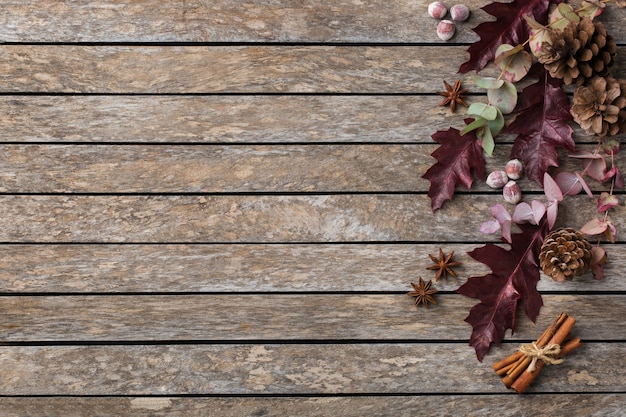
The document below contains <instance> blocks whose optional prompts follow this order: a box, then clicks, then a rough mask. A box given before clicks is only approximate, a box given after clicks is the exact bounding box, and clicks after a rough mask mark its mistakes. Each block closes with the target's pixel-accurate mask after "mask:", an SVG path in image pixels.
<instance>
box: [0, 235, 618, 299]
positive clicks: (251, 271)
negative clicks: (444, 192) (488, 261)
mask: <svg viewBox="0 0 626 417" xmlns="http://www.w3.org/2000/svg"><path fill="white" fill-rule="evenodd" d="M480 246H482V245H481V244H478V243H476V244H470V243H468V244H459V243H446V244H442V245H441V246H440V245H437V244H396V243H388V244H385V243H380V244H359V243H357V244H269V245H263V244H235V245H229V244H216V245H186V244H178V245H171V244H170V245H126V244H124V245H115V244H108V245H99V244H98V245H73V244H69V245H65V244H45V245H38V244H35V245H33V244H19V245H10V244H9V245H7V244H5V245H2V246H0V248H1V250H2V258H0V292H2V293H74V294H80V293H85V294H89V293H112V294H114V293H163V292H174V293H194V292H229V293H238V292H245V293H253V292H290V293H307V292H321V291H327V292H349V291H381V292H387V291H399V292H402V291H407V290H408V289H409V287H408V285H409V283H410V282H411V281H414V280H416V279H417V277H419V276H422V277H423V278H425V279H434V272H433V271H428V270H426V267H427V266H429V265H431V264H432V262H431V260H430V258H429V257H428V254H433V255H436V254H437V253H438V248H439V247H442V248H443V250H444V252H445V253H446V254H449V253H450V252H451V251H454V259H455V260H459V261H461V262H462V263H463V264H462V265H461V266H459V267H456V268H455V270H456V272H457V274H458V277H459V278H458V279H453V278H450V279H448V280H444V279H441V280H440V281H439V282H437V284H436V287H437V288H438V289H439V290H441V291H454V290H456V289H457V288H458V287H459V285H461V284H462V283H463V282H465V279H467V278H468V277H470V276H482V275H485V274H487V273H489V269H488V268H487V267H486V266H485V265H483V264H481V263H479V262H476V261H474V260H473V259H472V258H470V257H469V255H467V252H468V251H471V250H473V249H475V248H477V247H480ZM605 248H606V250H607V252H608V254H609V260H608V262H607V265H606V266H605V271H606V277H605V278H604V280H602V281H596V280H594V279H592V277H591V274H590V273H589V274H586V275H584V276H582V277H580V278H577V279H575V280H573V281H570V282H565V283H558V282H555V281H554V280H552V279H550V278H548V277H546V276H542V279H541V280H540V281H539V284H538V288H539V289H540V290H541V291H558V292H563V293H574V294H575V293H576V292H580V291H582V292H585V291H603V292H606V291H626V280H624V279H623V277H622V272H621V271H622V265H623V264H624V263H625V262H626V251H625V250H624V249H625V248H624V245H623V244H616V245H605Z"/></svg>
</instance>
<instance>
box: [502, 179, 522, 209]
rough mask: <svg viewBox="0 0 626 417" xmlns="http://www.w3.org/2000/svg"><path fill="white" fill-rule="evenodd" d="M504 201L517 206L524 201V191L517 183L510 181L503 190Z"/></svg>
mask: <svg viewBox="0 0 626 417" xmlns="http://www.w3.org/2000/svg"><path fill="white" fill-rule="evenodd" d="M502 195H503V196H504V201H506V202H507V203H511V204H517V203H519V202H520V201H521V200H522V191H521V190H520V189H519V185H517V183H516V182H515V181H509V182H507V183H506V185H505V186H504V188H503V189H502Z"/></svg>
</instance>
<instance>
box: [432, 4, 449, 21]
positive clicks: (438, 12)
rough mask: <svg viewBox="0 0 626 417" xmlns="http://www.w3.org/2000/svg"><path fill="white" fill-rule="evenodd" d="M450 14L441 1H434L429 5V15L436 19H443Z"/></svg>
mask: <svg viewBox="0 0 626 417" xmlns="http://www.w3.org/2000/svg"><path fill="white" fill-rule="evenodd" d="M446 13H448V8H447V7H446V6H445V5H444V4H443V3H442V2H440V1H434V2H432V3H430V4H429V5H428V14H429V15H430V17H434V18H435V19H443V17H444V16H445V15H446Z"/></svg>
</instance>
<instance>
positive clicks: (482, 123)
mask: <svg viewBox="0 0 626 417" xmlns="http://www.w3.org/2000/svg"><path fill="white" fill-rule="evenodd" d="M487 122H488V120H487V119H483V118H482V117H477V118H476V119H475V120H474V121H473V122H472V123H470V124H468V125H467V126H465V129H463V130H461V132H460V135H461V136H463V135H467V134H468V133H469V132H471V131H472V130H476V129H480V128H481V127H483V126H485V125H486V124H487Z"/></svg>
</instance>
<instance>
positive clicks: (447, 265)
mask: <svg viewBox="0 0 626 417" xmlns="http://www.w3.org/2000/svg"><path fill="white" fill-rule="evenodd" d="M428 256H429V257H430V259H431V260H432V261H433V262H434V263H435V264H434V265H430V266H427V267H426V269H431V270H436V271H437V273H436V274H435V281H439V278H441V277H444V278H448V274H450V275H452V276H453V277H454V278H456V273H455V272H454V271H453V270H452V267H453V266H458V265H461V262H456V261H452V257H453V256H454V251H452V252H450V254H449V255H448V256H446V255H445V254H444V253H443V251H442V250H441V248H439V258H436V257H435V256H433V255H431V254H428Z"/></svg>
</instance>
